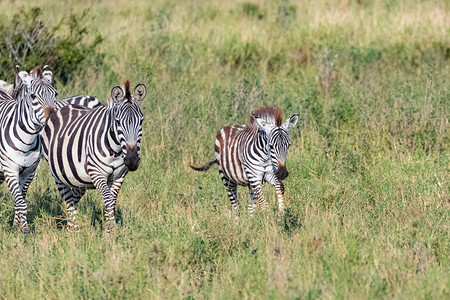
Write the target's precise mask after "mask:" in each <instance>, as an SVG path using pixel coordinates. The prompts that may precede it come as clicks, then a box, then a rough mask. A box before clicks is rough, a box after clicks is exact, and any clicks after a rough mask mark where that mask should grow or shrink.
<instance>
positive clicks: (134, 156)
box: [123, 145, 141, 171]
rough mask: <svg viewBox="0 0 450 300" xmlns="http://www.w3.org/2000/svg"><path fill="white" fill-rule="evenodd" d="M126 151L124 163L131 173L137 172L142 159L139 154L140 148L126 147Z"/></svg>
mask: <svg viewBox="0 0 450 300" xmlns="http://www.w3.org/2000/svg"><path fill="white" fill-rule="evenodd" d="M125 149H126V150H127V155H125V158H124V159H123V162H124V163H125V166H127V168H128V169H129V170H130V171H136V170H137V168H138V167H139V163H140V161H141V158H140V157H139V154H138V147H137V146H136V145H134V146H126V148H125Z"/></svg>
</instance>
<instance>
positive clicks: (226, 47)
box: [0, 0, 450, 299]
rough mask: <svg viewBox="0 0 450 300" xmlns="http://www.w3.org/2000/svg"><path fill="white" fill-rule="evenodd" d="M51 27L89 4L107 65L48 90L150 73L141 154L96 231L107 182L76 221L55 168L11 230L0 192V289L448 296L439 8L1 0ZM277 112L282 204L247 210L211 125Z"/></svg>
mask: <svg viewBox="0 0 450 300" xmlns="http://www.w3.org/2000/svg"><path fill="white" fill-rule="evenodd" d="M20 6H24V7H31V6H38V7H41V9H42V11H43V15H42V16H41V18H42V19H43V20H44V21H48V22H50V23H55V22H57V21H58V20H60V18H61V17H64V16H69V15H70V14H71V12H73V13H77V12H80V11H83V10H84V9H86V8H89V7H90V10H89V12H88V15H87V17H86V18H85V20H84V21H85V22H86V23H85V24H86V25H87V26H88V28H89V36H88V38H91V39H94V38H95V36H96V35H97V34H101V35H102V36H103V37H104V40H103V42H102V43H101V45H100V48H99V49H98V51H99V52H101V53H103V54H104V57H105V63H104V66H103V70H104V71H103V72H97V71H95V72H94V71H91V70H90V69H89V66H86V74H84V75H83V76H79V77H77V78H76V80H72V81H70V82H68V83H67V84H66V85H63V84H61V82H58V80H57V79H56V83H55V86H56V88H57V89H58V91H59V94H60V95H61V97H63V96H69V95H73V94H78V93H86V94H90V95H95V96H97V97H98V98H99V99H100V100H101V101H102V102H103V103H105V101H106V95H107V93H108V92H109V91H110V90H111V88H112V87H113V86H114V85H117V84H118V83H120V82H121V81H123V80H125V79H130V81H131V84H132V86H133V87H134V85H136V84H137V83H138V82H143V83H145V84H146V85H147V88H148V91H149V93H148V96H147V99H146V100H145V102H144V103H143V110H144V114H145V121H144V137H143V145H142V149H141V165H140V167H139V169H138V170H137V171H136V172H134V173H129V174H128V175H127V177H126V179H125V183H124V185H123V188H122V190H121V192H120V194H119V199H118V207H117V208H118V215H119V217H118V222H119V230H118V232H117V234H116V235H115V236H113V237H109V238H108V237H105V235H104V229H103V227H102V224H103V216H102V211H103V207H104V206H103V203H102V198H101V196H100V194H99V193H98V192H97V191H92V192H89V193H87V195H86V196H85V197H84V198H83V199H82V200H81V203H80V209H79V218H78V225H79V226H80V227H81V230H80V232H78V233H75V234H68V233H67V231H66V230H65V229H64V220H63V219H64V218H65V205H64V203H63V201H62V200H61V199H60V198H59V196H58V192H57V190H56V185H55V184H54V181H53V180H52V179H51V178H50V177H49V176H48V167H47V164H46V163H45V162H43V163H42V164H41V166H40V169H39V171H38V174H37V179H36V180H35V181H34V182H33V183H32V185H31V187H30V190H29V192H28V196H27V203H28V207H29V216H28V220H29V223H30V229H31V231H32V233H31V234H29V235H23V234H20V233H19V232H17V230H15V229H14V228H13V227H12V221H13V216H14V209H13V199H12V196H11V194H10V193H9V191H8V189H7V187H6V185H5V184H3V185H1V186H0V198H1V199H0V298H2V299H3V298H5V299H15V298H21V299H31V298H39V299H40V298H48V299H61V298H63V299H74V298H90V299H98V298H107V299H109V298H128V299H145V298H195V299H198V298H200V299H201V298H213V299H241V298H245V299H247V298H250V299H267V298H270V299H272V298H275V299H281V298H289V299H293V298H299V299H316V298H322V299H330V298H331V299H334V298H338V299H383V298H395V299H446V298H447V299H448V298H450V260H449V257H450V249H449V243H450V237H449V232H450V228H449V227H450V216H449V212H450V210H449V209H450V189H449V179H450V172H449V171H450V167H449V166H450V156H449V155H450V152H449V144H450V142H449V136H450V135H449V112H450V89H449V87H450V4H449V2H448V1H445V0H444V1H438V0H436V1H419V0H411V1H408V0H397V1H394V0H392V1H387V0H386V1H371V0H361V1H356V0H355V1H351V0H347V1H346V0H342V1H324V0H318V1H306V0H299V1H293V0H290V1H289V0H274V1H262V0H261V1H259V0H249V1H247V2H245V1H213V0H205V1H174V0H169V1H164V0H155V1H144V0H142V1H139V0H129V1H123V0H120V1H77V3H76V4H75V3H72V1H50V0H36V1H33V2H30V1H20V0H16V1H12V2H8V1H0V8H1V12H0V15H2V16H4V17H5V16H6V17H8V16H11V15H12V14H14V13H17V12H18V11H19V8H20ZM268 104H274V105H277V106H279V107H280V108H281V109H282V110H283V112H284V116H285V117H288V116H290V115H292V114H293V113H299V115H300V121H299V124H298V125H297V127H296V128H295V129H294V130H293V131H292V132H291V143H292V147H291V148H290V152H289V155H288V161H287V167H288V170H289V172H290V176H289V178H287V179H286V181H285V185H286V201H285V202H286V206H287V211H286V214H285V215H284V216H280V215H278V214H277V213H276V203H275V201H276V196H275V191H274V189H273V188H272V187H270V186H268V185H266V186H265V188H264V191H265V195H266V198H267V199H268V200H269V204H270V209H269V211H266V212H263V213H257V214H256V215H255V217H253V218H251V217H249V216H248V213H247V212H246V210H245V204H247V201H248V194H247V189H246V188H241V189H239V197H240V200H241V203H242V204H243V205H242V206H243V207H242V208H241V213H240V217H239V219H238V220H235V219H234V218H230V217H229V216H230V210H231V206H230V203H229V201H228V199H227V196H226V192H225V189H224V187H223V185H222V183H221V181H220V178H219V175H218V173H217V171H216V169H215V167H214V168H213V170H210V171H209V172H208V173H196V172H194V171H192V170H191V169H189V167H188V165H189V164H190V163H196V164H200V163H204V162H206V161H207V160H209V159H211V158H212V157H213V153H214V152H213V151H214V139H215V134H216V132H217V131H218V130H219V129H220V128H221V127H223V126H226V125H231V124H244V123H247V121H248V118H249V115H250V112H251V111H252V110H254V109H257V108H260V107H262V106H264V105H268Z"/></svg>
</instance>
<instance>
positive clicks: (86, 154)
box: [42, 80, 147, 233]
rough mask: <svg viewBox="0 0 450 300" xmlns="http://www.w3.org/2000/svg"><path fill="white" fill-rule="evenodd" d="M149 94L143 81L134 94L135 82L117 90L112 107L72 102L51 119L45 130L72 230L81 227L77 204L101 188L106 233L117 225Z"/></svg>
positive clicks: (135, 161)
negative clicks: (120, 194) (88, 192)
mask: <svg viewBox="0 0 450 300" xmlns="http://www.w3.org/2000/svg"><path fill="white" fill-rule="evenodd" d="M146 93H147V89H146V88H145V85H143V84H138V85H137V86H136V88H135V89H134V93H133V95H131V93H130V82H129V81H128V80H127V81H126V82H125V85H124V86H123V87H121V86H116V87H114V88H113V89H112V91H111V97H110V99H109V101H108V105H107V106H100V107H98V108H96V109H89V108H86V107H83V106H79V105H67V106H64V107H62V108H61V109H60V110H58V111H57V112H56V113H55V114H53V115H52V117H51V118H50V119H49V121H48V122H47V124H46V126H45V127H44V130H43V133H42V139H43V145H44V147H43V149H44V157H45V159H46V160H47V162H48V164H49V166H50V170H51V172H52V174H53V177H54V178H55V181H56V185H57V186H58V190H59V192H60V194H61V196H62V198H63V199H64V200H65V201H66V205H67V212H68V214H69V220H68V222H67V225H68V229H69V230H76V229H77V226H76V225H75V214H76V208H77V204H78V202H79V201H80V199H81V197H82V196H83V195H84V193H85V192H86V190H87V189H93V188H96V189H97V190H99V191H100V193H101V194H102V196H103V200H104V202H105V208H106V217H107V218H108V220H109V224H108V226H107V230H106V232H107V233H109V232H111V231H113V230H114V229H115V228H116V227H117V225H116V222H115V217H114V209H115V205H116V198H117V194H118V192H119V189H120V187H121V185H122V182H123V180H124V178H125V175H126V174H127V173H128V171H135V170H136V169H137V168H138V166H139V162H140V158H139V150H140V145H141V137H142V121H143V119H144V116H143V113H142V110H141V107H140V102H141V101H142V100H144V98H145V96H146Z"/></svg>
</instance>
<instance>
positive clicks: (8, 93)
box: [0, 65, 101, 110]
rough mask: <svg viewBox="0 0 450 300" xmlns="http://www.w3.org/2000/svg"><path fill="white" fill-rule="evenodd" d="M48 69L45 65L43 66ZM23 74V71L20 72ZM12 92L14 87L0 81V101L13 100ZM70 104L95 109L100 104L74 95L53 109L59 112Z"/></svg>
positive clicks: (90, 98)
mask: <svg viewBox="0 0 450 300" xmlns="http://www.w3.org/2000/svg"><path fill="white" fill-rule="evenodd" d="M45 67H48V66H47V65H46V66H44V68H45ZM22 72H24V71H22ZM32 74H33V71H31V72H30V75H32ZM13 92H14V85H13V84H11V83H7V82H5V81H3V80H0V101H5V100H6V101H8V100H13V97H12V95H13ZM70 104H76V105H81V106H86V107H88V108H92V109H94V108H97V107H99V106H100V105H101V103H100V102H99V101H98V99H97V98H95V97H92V96H89V95H76V96H70V97H67V98H64V99H61V100H58V101H56V105H55V109H56V110H59V109H61V108H62V107H64V106H66V105H70Z"/></svg>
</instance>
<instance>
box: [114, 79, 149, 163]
mask: <svg viewBox="0 0 450 300" xmlns="http://www.w3.org/2000/svg"><path fill="white" fill-rule="evenodd" d="M146 95H147V89H146V87H145V85H144V84H142V83H140V84H138V85H137V86H136V87H135V88H134V92H133V95H131V93H130V82H129V81H128V80H127V81H125V85H124V86H123V87H121V86H116V87H114V88H113V89H112V90H111V100H112V105H113V110H114V117H115V124H116V126H117V134H118V138H119V142H120V145H121V148H122V157H123V161H124V164H125V166H127V168H128V169H129V170H130V171H136V170H137V168H138V166H139V162H140V157H139V151H140V148H141V138H142V121H143V120H144V114H143V113H142V110H141V105H140V102H141V101H142V100H144V98H145V96H146Z"/></svg>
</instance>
